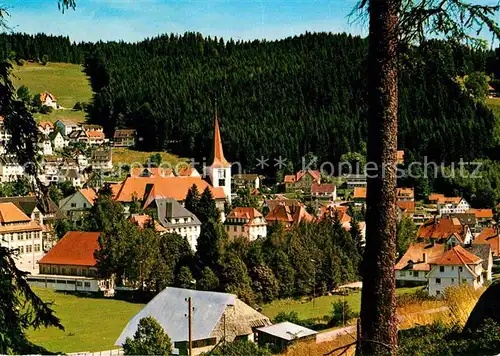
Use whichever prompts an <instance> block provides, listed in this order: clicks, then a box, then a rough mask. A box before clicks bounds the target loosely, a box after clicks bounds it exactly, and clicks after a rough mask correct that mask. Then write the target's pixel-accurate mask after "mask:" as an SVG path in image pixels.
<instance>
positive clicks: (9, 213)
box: [0, 202, 44, 273]
mask: <svg viewBox="0 0 500 356" xmlns="http://www.w3.org/2000/svg"><path fill="white" fill-rule="evenodd" d="M0 245H1V246H3V247H6V248H8V249H11V250H17V251H18V256H17V258H16V259H15V263H16V266H17V268H19V269H20V270H22V271H25V272H30V273H37V262H38V260H40V259H41V258H42V257H43V255H44V251H43V245H44V241H43V229H42V226H40V224H38V222H36V221H34V220H32V219H31V218H30V217H29V216H27V215H26V214H25V213H24V212H23V211H22V210H21V209H20V208H19V207H17V206H16V205H15V204H14V203H12V202H6V203H0Z"/></svg>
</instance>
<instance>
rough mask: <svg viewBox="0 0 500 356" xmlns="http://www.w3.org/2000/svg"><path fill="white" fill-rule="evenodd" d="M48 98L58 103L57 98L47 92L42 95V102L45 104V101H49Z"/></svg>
mask: <svg viewBox="0 0 500 356" xmlns="http://www.w3.org/2000/svg"><path fill="white" fill-rule="evenodd" d="M47 98H50V99H51V100H52V101H56V100H57V99H56V96H55V95H54V94H52V93H49V92H47V91H46V92H45V93H41V94H40V101H41V102H42V104H43V103H45V100H47Z"/></svg>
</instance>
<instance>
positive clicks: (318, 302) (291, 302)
mask: <svg viewBox="0 0 500 356" xmlns="http://www.w3.org/2000/svg"><path fill="white" fill-rule="evenodd" d="M421 288H422V287H413V288H398V289H397V290H396V293H397V294H404V293H415V292H416V291H417V290H419V289H421ZM342 299H344V300H346V301H347V302H349V304H350V305H351V307H352V309H353V310H354V311H355V312H359V309H360V306H361V292H355V293H351V294H349V295H348V296H345V297H343V296H340V295H331V296H322V297H318V298H316V299H315V300H314V306H313V303H312V301H308V302H303V301H301V300H295V299H284V300H275V301H273V302H271V303H269V304H265V305H264V306H263V307H262V313H263V314H264V315H266V316H267V317H269V318H270V319H273V318H274V317H275V316H276V315H277V314H278V313H279V312H286V313H289V312H291V311H295V312H297V313H298V314H299V319H317V318H322V317H323V316H325V315H327V314H330V313H331V311H332V303H333V302H336V301H337V300H342Z"/></svg>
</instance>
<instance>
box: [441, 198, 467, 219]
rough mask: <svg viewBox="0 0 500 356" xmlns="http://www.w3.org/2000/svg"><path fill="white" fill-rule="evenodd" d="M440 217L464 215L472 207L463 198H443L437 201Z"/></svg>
mask: <svg viewBox="0 0 500 356" xmlns="http://www.w3.org/2000/svg"><path fill="white" fill-rule="evenodd" d="M437 209H438V214H439V215H447V214H464V213H466V212H467V211H468V210H469V209H470V205H469V203H468V202H467V200H465V199H464V198H461V197H442V198H439V199H438V201H437Z"/></svg>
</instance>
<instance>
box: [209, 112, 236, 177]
mask: <svg viewBox="0 0 500 356" xmlns="http://www.w3.org/2000/svg"><path fill="white" fill-rule="evenodd" d="M213 153H214V160H213V162H212V167H213V168H229V167H231V164H230V163H229V162H228V161H227V160H226V158H224V151H223V150H222V139H221V136H220V128H219V113H218V111H217V104H215V132H214V151H213Z"/></svg>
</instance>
